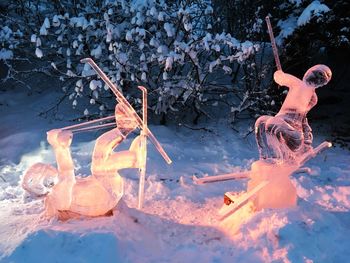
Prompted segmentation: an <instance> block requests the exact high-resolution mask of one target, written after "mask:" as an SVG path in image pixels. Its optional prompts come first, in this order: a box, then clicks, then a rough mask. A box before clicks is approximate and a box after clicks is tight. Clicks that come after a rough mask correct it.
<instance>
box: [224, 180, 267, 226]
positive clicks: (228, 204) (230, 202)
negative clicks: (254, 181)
mask: <svg viewBox="0 0 350 263" xmlns="http://www.w3.org/2000/svg"><path fill="white" fill-rule="evenodd" d="M268 183H269V182H268V181H263V182H261V183H260V184H259V185H257V186H256V187H255V188H254V189H252V190H251V191H249V192H248V193H245V194H243V195H241V196H240V197H238V198H237V199H236V200H234V196H233V195H232V194H231V193H230V192H227V193H225V196H224V201H225V204H224V205H223V207H222V208H221V209H220V211H219V215H220V216H221V220H223V219H225V218H226V217H228V216H229V215H231V214H233V213H234V212H236V211H237V210H238V209H240V208H241V207H242V206H244V205H245V204H247V203H248V201H250V200H251V199H252V198H253V197H254V196H255V195H256V194H257V193H258V192H259V191H260V190H261V189H263V188H264V187H265V186H266V185H268Z"/></svg>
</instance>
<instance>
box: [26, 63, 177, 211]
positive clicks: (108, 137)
mask: <svg viewBox="0 0 350 263" xmlns="http://www.w3.org/2000/svg"><path fill="white" fill-rule="evenodd" d="M84 62H87V63H89V64H90V65H91V66H92V67H93V68H94V69H95V70H96V72H97V73H98V74H99V75H100V77H101V78H102V79H103V80H104V81H105V82H106V84H107V85H108V86H109V87H110V88H111V89H112V91H113V92H114V94H115V95H116V97H117V100H118V102H119V103H118V104H117V105H116V108H115V115H114V116H110V117H105V118H101V119H98V120H93V121H90V122H86V123H82V124H77V125H72V126H69V127H65V128H62V129H54V130H51V131H49V132H48V133H47V140H48V142H49V144H50V145H51V146H52V147H53V149H54V153H55V156H56V162H57V169H56V168H54V167H53V166H51V165H48V164H43V163H37V164H34V165H33V166H31V167H30V168H29V169H28V170H27V172H26V173H25V175H24V177H23V184H22V185H23V188H24V189H26V190H27V191H29V192H32V193H34V194H36V195H46V198H45V206H46V211H47V214H48V215H49V216H54V215H58V216H59V217H61V218H67V217H68V218H69V217H72V216H75V215H84V216H101V215H105V214H108V213H109V212H110V211H111V210H112V209H113V208H114V207H115V206H116V205H117V203H118V202H119V200H120V199H121V197H122V196H123V180H122V178H121V176H120V175H119V173H118V171H119V170H120V169H125V168H139V169H140V185H139V203H138V207H139V208H142V203H143V190H144V179H145V178H144V177H145V169H146V154H147V148H146V147H147V146H146V139H147V137H149V138H150V139H151V141H152V142H153V143H154V144H155V146H156V148H157V150H158V151H159V152H160V153H161V155H162V156H163V157H164V159H165V160H166V161H167V163H169V164H170V163H171V160H170V158H169V157H168V156H167V154H166V153H165V151H164V149H163V148H162V147H161V145H160V144H159V142H158V141H157V140H156V139H155V137H154V136H153V134H152V133H151V132H150V131H149V129H148V127H147V90H146V89H145V88H144V87H139V88H140V89H141V90H142V92H143V120H141V118H140V117H139V116H138V115H137V113H136V112H135V110H134V109H133V108H132V107H131V105H130V104H129V103H128V102H127V101H126V100H125V98H124V97H123V95H122V94H121V93H120V92H119V90H118V89H117V88H116V87H115V86H114V84H113V83H112V82H111V81H110V80H109V79H108V78H107V76H106V75H105V74H104V73H103V72H102V71H101V70H100V68H98V66H97V65H96V64H95V63H94V62H93V61H92V60H91V59H85V61H84ZM112 119H114V120H115V123H105V124H101V125H97V126H90V127H89V126H87V125H91V124H94V123H98V122H101V121H108V120H112ZM115 125H116V126H117V127H115V128H113V129H112V130H110V131H108V132H106V133H104V134H102V135H101V136H100V137H98V138H97V140H96V144H95V147H94V150H93V154H92V163H91V175H90V176H88V177H86V178H76V177H75V174H74V164H73V160H72V157H71V153H70V148H69V147H70V145H71V143H72V138H73V133H74V132H81V131H88V130H94V129H98V128H106V127H111V126H115ZM136 128H140V129H141V135H140V136H138V137H136V138H135V139H134V140H133V142H132V143H131V146H130V148H129V150H126V151H121V152H114V151H113V150H114V149H115V148H116V147H117V146H118V145H119V144H120V143H121V142H123V140H124V139H125V138H126V137H127V136H128V135H129V133H130V132H132V131H133V130H135V129H136Z"/></svg>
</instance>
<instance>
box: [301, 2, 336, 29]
mask: <svg viewBox="0 0 350 263" xmlns="http://www.w3.org/2000/svg"><path fill="white" fill-rule="evenodd" d="M329 10H330V9H329V8H328V6H326V5H325V4H321V3H320V2H319V1H313V2H312V3H311V4H309V5H308V6H307V7H306V8H305V9H304V11H303V12H302V13H301V15H300V16H299V18H298V21H297V24H298V26H303V25H306V24H307V23H308V22H309V21H310V20H311V18H312V17H314V16H320V15H321V13H327V12H328V11H329Z"/></svg>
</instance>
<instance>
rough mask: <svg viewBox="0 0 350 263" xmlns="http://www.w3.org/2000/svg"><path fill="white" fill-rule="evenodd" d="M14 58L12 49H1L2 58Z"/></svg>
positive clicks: (0, 55)
mask: <svg viewBox="0 0 350 263" xmlns="http://www.w3.org/2000/svg"><path fill="white" fill-rule="evenodd" d="M12 58H13V52H12V51H11V50H8V49H5V48H2V49H1V50H0V60H6V59H12Z"/></svg>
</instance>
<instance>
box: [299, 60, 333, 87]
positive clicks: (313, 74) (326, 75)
mask: <svg viewBox="0 0 350 263" xmlns="http://www.w3.org/2000/svg"><path fill="white" fill-rule="evenodd" d="M331 78H332V71H331V69H330V68H329V67H327V66H326V65H321V64H318V65H315V66H313V67H311V68H309V69H308V70H307V71H306V73H305V75H304V77H303V81H304V82H305V83H307V84H308V85H310V86H312V87H315V88H319V87H322V86H324V85H326V84H327V83H328V82H329V81H330V80H331Z"/></svg>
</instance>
